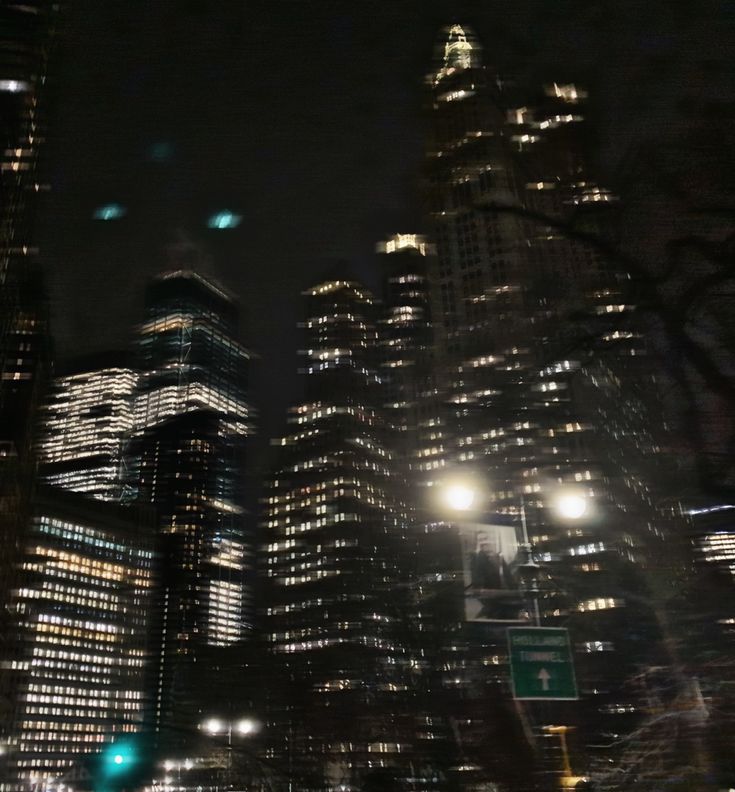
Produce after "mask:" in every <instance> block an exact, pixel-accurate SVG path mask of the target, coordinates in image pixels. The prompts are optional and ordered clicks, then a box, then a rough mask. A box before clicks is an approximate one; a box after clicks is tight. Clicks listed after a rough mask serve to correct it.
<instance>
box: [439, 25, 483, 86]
mask: <svg viewBox="0 0 735 792" xmlns="http://www.w3.org/2000/svg"><path fill="white" fill-rule="evenodd" d="M469 38H472V35H471V34H470V35H469ZM479 52H480V50H479V47H478V46H477V44H473V43H472V42H471V41H469V40H468V34H467V33H465V31H464V28H462V27H461V26H460V25H452V26H451V27H450V28H449V29H448V31H447V39H446V41H445V43H444V57H443V61H442V66H441V68H440V69H439V71H438V72H437V74H436V77H435V83H438V82H439V81H440V80H443V79H444V78H445V77H448V76H449V75H450V74H454V73H455V72H458V71H462V70H464V69H469V68H471V67H473V66H477V59H478V55H479Z"/></svg>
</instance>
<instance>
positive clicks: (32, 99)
mask: <svg viewBox="0 0 735 792" xmlns="http://www.w3.org/2000/svg"><path fill="white" fill-rule="evenodd" d="M57 12H58V7H57V5H56V4H54V3H46V2H40V0H39V1H38V2H34V0H29V2H8V3H3V4H2V7H0V544H1V545H2V550H3V552H2V553H0V630H2V632H3V633H8V632H9V631H10V630H11V626H10V624H9V623H8V622H7V612H8V611H7V608H8V603H9V598H10V596H11V592H12V591H13V589H14V587H15V586H16V584H17V574H18V569H19V554H20V552H21V550H22V546H23V537H24V533H25V532H26V530H27V527H28V523H29V520H30V514H31V512H30V495H31V479H32V474H33V466H34V458H33V453H32V448H33V444H32V439H33V426H34V422H35V409H36V406H37V404H38V402H39V399H40V397H41V394H42V391H43V386H44V380H45V377H46V372H47V369H48V332H47V310H46V296H45V293H44V289H43V284H42V281H41V275H40V272H39V268H38V264H37V256H38V242H37V238H36V232H35V221H36V213H37V212H36V210H37V204H38V200H39V198H40V197H41V196H42V195H43V193H44V192H45V190H46V189H47V186H46V184H45V183H44V181H43V178H42V175H41V171H42V168H41V162H40V160H41V154H42V152H43V143H44V138H45V134H46V130H45V115H44V108H45V96H44V95H45V93H46V89H47V87H48V85H47V76H48V66H49V56H50V52H51V47H52V43H53V39H54V30H55V25H56V16H57ZM6 670H7V669H6V668H5V667H4V664H3V665H2V666H0V739H2V737H3V736H4V734H5V731H6V728H7V725H8V721H9V716H10V708H11V703H12V700H13V696H14V692H13V690H12V674H8V673H6Z"/></svg>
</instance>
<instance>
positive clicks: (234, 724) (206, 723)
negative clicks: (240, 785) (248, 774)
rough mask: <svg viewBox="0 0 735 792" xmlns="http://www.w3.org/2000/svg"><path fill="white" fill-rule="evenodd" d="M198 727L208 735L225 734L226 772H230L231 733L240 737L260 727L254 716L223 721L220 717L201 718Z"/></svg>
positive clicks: (251, 733) (252, 732)
mask: <svg viewBox="0 0 735 792" xmlns="http://www.w3.org/2000/svg"><path fill="white" fill-rule="evenodd" d="M199 728H200V729H201V730H202V731H203V732H204V733H205V734H208V735H209V736H210V737H218V736H219V735H227V772H228V774H231V772H232V734H233V732H234V733H235V734H237V735H239V736H240V737H250V736H251V735H253V734H255V733H256V732H257V731H258V730H259V729H260V723H259V722H258V721H257V720H255V718H249V717H245V718H238V719H237V720H230V721H225V720H223V719H222V718H217V717H212V718H207V719H206V720H203V721H202V722H201V723H200V724H199Z"/></svg>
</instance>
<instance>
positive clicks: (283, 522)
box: [264, 274, 419, 789]
mask: <svg viewBox="0 0 735 792" xmlns="http://www.w3.org/2000/svg"><path fill="white" fill-rule="evenodd" d="M305 298H306V306H307V308H306V318H305V322H304V328H305V333H304V336H305V346H306V348H305V349H304V351H303V358H304V365H303V368H302V373H303V375H304V380H305V382H304V384H305V390H306V395H305V399H304V401H303V402H302V403H300V404H298V405H295V406H294V407H292V408H291V409H290V411H289V431H288V433H287V434H286V435H285V436H284V437H282V438H280V439H279V440H277V441H274V442H275V445H276V446H277V462H276V465H275V468H274V470H273V472H272V473H271V476H270V479H269V481H268V485H267V489H266V500H265V513H266V517H267V522H266V523H265V525H264V535H265V541H266V542H267V545H266V548H265V549H266V553H265V556H266V561H267V566H266V574H267V581H266V584H267V619H266V625H267V640H268V642H269V646H270V651H271V653H272V658H273V669H272V670H273V673H274V676H273V681H272V683H271V691H270V692H271V701H270V712H269V718H268V723H267V730H266V736H267V740H268V743H269V744H270V745H271V750H270V752H271V758H272V759H275V760H277V762H278V764H279V766H280V767H281V768H282V769H283V771H284V773H286V774H288V776H289V777H290V778H291V780H292V783H293V784H294V786H295V788H299V789H356V788H362V786H361V785H362V784H363V783H370V781H369V779H370V778H371V777H372V776H373V775H375V780H374V783H378V782H379V779H381V778H382V779H383V781H382V783H388V781H387V780H386V779H388V778H390V777H391V776H392V774H394V773H397V774H399V775H401V776H404V777H405V776H407V775H410V770H409V767H410V764H411V761H412V752H413V745H412V742H411V741H410V740H408V739H407V737H408V736H409V735H411V734H412V733H413V721H414V712H413V709H412V706H411V704H410V697H411V689H410V685H409V677H410V675H411V657H410V653H409V652H408V651H407V647H406V645H405V638H406V636H405V634H404V631H405V624H404V623H403V619H404V614H405V610H406V609H405V607H404V606H403V605H402V599H404V598H405V597H406V589H405V587H404V586H402V566H403V563H404V558H403V554H404V553H405V542H406V529H407V520H406V516H405V511H404V509H403V507H402V505H401V502H400V498H399V497H398V495H399V486H400V477H399V475H398V473H399V468H398V467H397V465H398V460H397V457H396V453H395V451H394V450H392V449H393V448H394V446H395V437H394V435H395V434H396V430H395V427H393V426H391V425H390V424H388V422H387V421H386V418H385V415H384V412H383V409H382V399H383V392H382V379H381V373H380V372H381V369H380V367H379V361H380V346H379V331H378V324H377V321H378V319H379V309H378V306H377V305H376V303H375V300H374V298H373V296H372V295H371V294H370V293H369V292H368V291H367V290H366V289H365V288H364V287H363V286H362V285H361V284H359V283H357V282H356V281H354V280H352V279H351V278H349V276H347V275H346V274H336V275H335V276H334V277H330V278H327V279H325V280H323V281H321V282H319V283H318V284H316V285H315V286H314V287H312V288H311V289H309V290H308V291H307V292H306V293H305ZM416 772H419V771H418V769H417V771H416ZM376 788H379V787H376Z"/></svg>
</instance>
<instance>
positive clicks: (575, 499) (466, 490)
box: [436, 475, 591, 626]
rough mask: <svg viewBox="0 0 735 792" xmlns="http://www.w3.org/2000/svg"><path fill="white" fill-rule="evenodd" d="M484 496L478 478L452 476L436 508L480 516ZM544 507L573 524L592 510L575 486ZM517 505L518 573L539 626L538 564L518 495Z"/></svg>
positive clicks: (556, 493)
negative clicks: (519, 553) (522, 560)
mask: <svg viewBox="0 0 735 792" xmlns="http://www.w3.org/2000/svg"><path fill="white" fill-rule="evenodd" d="M486 494H487V493H486V488H485V487H484V486H483V483H482V481H481V479H479V478H478V477H476V476H473V475H457V476H452V477H449V478H447V479H445V481H444V482H443V483H441V484H440V485H439V486H438V487H437V491H436V496H437V497H436V500H437V506H438V507H439V508H441V509H442V510H443V511H445V512H449V513H452V514H454V515H456V516H461V517H463V518H470V517H471V516H472V515H476V516H478V517H481V516H482V515H483V513H484V508H483V505H484V502H485V501H486ZM547 504H548V506H549V507H550V508H551V511H552V513H553V514H554V515H555V516H556V517H557V518H559V519H561V520H564V521H568V522H576V521H577V520H581V519H583V518H586V517H588V516H589V514H590V511H591V503H590V499H589V498H588V497H587V496H586V495H585V493H584V492H583V491H582V490H580V489H579V488H576V487H559V488H554V489H552V491H551V494H550V497H549V498H548V499H547ZM519 506H520V517H521V537H520V544H521V549H522V552H523V553H524V556H525V559H524V563H523V564H522V566H521V570H522V574H523V575H524V578H525V585H526V590H527V593H530V595H531V598H532V600H533V602H532V605H533V620H534V622H535V624H536V625H537V626H538V625H539V624H540V622H541V614H540V611H539V606H538V579H537V575H538V564H537V563H536V562H535V560H534V558H533V547H532V545H531V541H530V537H529V533H528V525H527V522H526V503H525V499H524V497H523V495H522V494H521V495H520V503H519Z"/></svg>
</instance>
